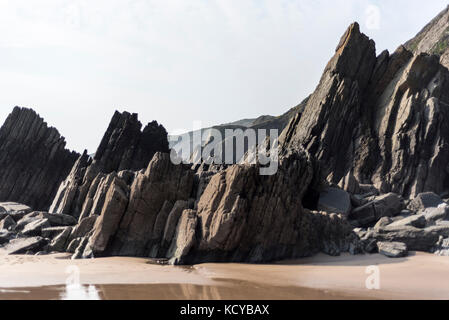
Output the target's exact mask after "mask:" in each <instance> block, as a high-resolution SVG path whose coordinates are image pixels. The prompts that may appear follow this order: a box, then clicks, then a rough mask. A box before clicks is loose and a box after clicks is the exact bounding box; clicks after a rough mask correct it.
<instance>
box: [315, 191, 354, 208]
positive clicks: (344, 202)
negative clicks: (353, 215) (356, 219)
mask: <svg viewBox="0 0 449 320" xmlns="http://www.w3.org/2000/svg"><path fill="white" fill-rule="evenodd" d="M318 210H319V211H324V212H329V213H340V214H343V215H348V214H349V213H350V211H351V197H350V195H349V193H348V192H346V191H344V190H342V189H338V188H327V189H325V190H324V191H323V192H321V194H320V198H319V200H318Z"/></svg>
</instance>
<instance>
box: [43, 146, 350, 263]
mask: <svg viewBox="0 0 449 320" xmlns="http://www.w3.org/2000/svg"><path fill="white" fill-rule="evenodd" d="M110 175H112V178H111V183H110V184H109V187H108V188H107V189H105V190H104V193H105V195H104V202H103V205H102V209H101V213H100V215H99V216H97V218H96V220H95V224H94V225H93V226H92V227H91V228H90V229H89V228H86V232H84V233H83V234H80V235H74V233H75V230H76V229H77V228H80V226H81V225H82V224H83V221H85V220H84V219H83V220H82V221H81V222H80V223H79V224H78V226H76V227H74V228H73V230H72V231H71V233H70V234H69V232H68V231H66V232H65V233H61V234H60V235H59V236H58V238H57V239H55V240H54V241H53V242H52V243H51V244H50V247H51V248H54V249H58V250H61V248H64V251H69V252H72V253H74V256H75V257H92V256H93V257H99V256H110V255H115V256H117V255H118V256H140V257H150V258H158V259H167V260H170V262H171V263H173V264H186V263H199V262H207V261H240V262H243V261H246V262H265V261H273V260H278V259H285V258H296V257H303V256H309V255H311V254H314V253H317V252H320V251H321V252H326V253H329V254H333V255H338V254H339V253H340V252H342V251H348V250H350V246H351V243H352V242H353V241H356V239H355V235H354V234H353V233H352V228H351V226H350V225H349V224H348V223H347V221H346V220H345V219H344V218H343V217H342V216H340V215H337V214H327V213H322V212H312V211H310V210H306V209H304V208H303V207H302V199H303V196H304V194H305V193H306V192H307V190H308V188H309V186H310V185H312V183H313V180H314V166H313V160H312V159H311V158H310V157H309V156H308V154H307V153H306V152H292V153H291V154H289V155H288V156H285V157H284V158H283V159H282V160H281V163H280V171H279V172H278V174H276V175H274V176H261V175H259V168H258V166H246V165H240V166H239V165H235V166H231V167H229V168H228V169H226V170H221V171H218V172H216V173H215V174H214V175H213V176H212V177H210V179H209V180H208V181H209V182H208V183H207V186H206V187H205V188H204V189H203V188H199V187H198V179H199V176H198V175H199V174H198V173H197V172H195V171H193V170H192V169H191V167H190V166H188V165H174V164H173V163H172V162H171V160H170V156H169V154H164V153H157V154H155V156H154V157H153V159H152V161H151V162H150V163H149V165H148V167H147V169H146V170H145V171H140V172H138V173H137V175H136V177H135V178H134V179H132V180H127V179H125V178H124V177H123V176H120V175H116V174H114V173H112V174H110ZM198 192H200V194H198ZM196 199H198V200H196ZM93 217H95V215H94V216H93ZM85 219H87V218H85ZM83 229H84V228H83Z"/></svg>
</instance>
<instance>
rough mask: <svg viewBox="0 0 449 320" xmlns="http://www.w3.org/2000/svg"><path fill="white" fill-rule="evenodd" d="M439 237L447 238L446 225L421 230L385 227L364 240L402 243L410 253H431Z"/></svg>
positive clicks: (448, 229) (404, 227)
mask: <svg viewBox="0 0 449 320" xmlns="http://www.w3.org/2000/svg"><path fill="white" fill-rule="evenodd" d="M440 236H442V237H444V238H447V237H449V224H448V225H435V226H431V227H426V228H423V229H419V228H415V227H413V226H391V225H389V226H386V227H382V228H380V229H379V230H373V231H372V232H371V233H369V234H367V235H366V236H365V238H364V240H369V239H376V240H377V241H381V242H403V243H405V244H406V245H407V248H408V249H409V250H411V251H424V252H431V251H432V249H433V248H434V247H435V245H436V243H437V242H438V240H439V239H440Z"/></svg>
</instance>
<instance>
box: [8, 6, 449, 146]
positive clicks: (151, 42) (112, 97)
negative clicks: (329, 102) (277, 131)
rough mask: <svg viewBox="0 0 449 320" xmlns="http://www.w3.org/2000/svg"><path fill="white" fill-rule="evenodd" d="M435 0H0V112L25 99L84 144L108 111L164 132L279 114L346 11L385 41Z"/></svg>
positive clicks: (96, 135) (96, 134) (331, 45)
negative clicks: (133, 116) (155, 125)
mask: <svg viewBox="0 0 449 320" xmlns="http://www.w3.org/2000/svg"><path fill="white" fill-rule="evenodd" d="M447 4H448V3H447V1H443V0H429V1H422V0H394V1H391V0H377V1H376V0H33V1H30V0H0V35H1V36H0V122H1V123H3V121H4V120H5V119H6V117H7V115H8V114H9V113H10V112H11V110H12V108H13V107H14V106H22V107H29V108H33V109H35V110H36V111H37V112H38V113H39V114H40V115H41V116H42V117H43V118H44V119H45V120H46V121H47V123H48V124H49V125H51V126H54V127H56V128H57V129H58V130H59V132H60V133H61V134H62V135H63V136H64V137H66V140H67V144H68V147H69V148H70V149H74V150H76V151H78V152H82V151H83V150H84V149H88V151H89V152H90V153H93V152H95V150H96V148H97V146H98V144H99V143H100V140H101V137H102V136H103V134H104V132H105V130H106V128H107V126H108V124H109V121H110V119H111V117H112V115H113V113H114V111H115V110H119V111H125V110H126V111H129V112H135V113H138V114H139V119H140V120H141V121H142V123H144V124H146V123H148V122H150V121H152V120H157V121H158V122H159V123H162V124H163V125H164V126H165V127H166V129H167V130H168V131H169V133H180V132H182V131H184V132H185V131H190V130H192V128H193V126H194V123H195V122H196V123H197V122H198V121H200V122H201V124H202V126H203V127H208V126H211V125H216V124H221V123H228V122H231V121H235V120H239V119H243V118H255V117H258V116H260V115H266V114H270V115H280V114H282V113H284V112H286V111H287V110H288V109H290V108H291V107H293V106H295V105H297V104H298V103H299V102H301V101H302V100H303V99H304V98H305V97H306V96H308V95H309V94H310V93H312V92H313V90H314V88H315V87H316V85H317V84H318V81H319V78H320V76H321V73H322V71H323V70H324V67H325V65H326V63H327V61H328V60H329V59H330V58H331V57H332V55H333V53H334V51H335V47H336V46H337V44H338V42H339V39H340V37H341V35H342V34H343V33H344V31H345V30H346V28H347V27H348V25H349V24H350V23H352V22H353V21H358V22H359V23H360V25H361V30H362V32H364V33H365V34H367V35H368V36H370V37H371V38H372V39H374V40H375V41H376V47H377V50H378V53H380V52H381V51H383V50H384V49H388V50H390V51H394V50H395V49H396V48H397V47H398V46H399V45H400V44H401V43H404V42H406V41H407V40H408V39H410V38H412V37H413V36H414V35H415V34H416V33H417V32H418V31H420V30H421V29H422V28H423V27H424V25H425V24H426V23H428V22H429V21H430V20H431V19H432V18H433V17H434V16H436V15H437V14H438V13H439V12H440V11H441V10H443V9H444V8H445V7H446V6H447Z"/></svg>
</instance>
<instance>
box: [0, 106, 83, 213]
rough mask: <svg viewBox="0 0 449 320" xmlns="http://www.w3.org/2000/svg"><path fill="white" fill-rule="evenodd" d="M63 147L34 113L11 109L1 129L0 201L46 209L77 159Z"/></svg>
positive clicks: (64, 144)
mask: <svg viewBox="0 0 449 320" xmlns="http://www.w3.org/2000/svg"><path fill="white" fill-rule="evenodd" d="M65 146H66V143H65V140H64V138H63V137H61V135H60V134H59V132H58V131H57V130H56V129H55V128H51V127H48V126H47V124H46V123H45V122H44V120H43V119H42V118H41V117H39V115H38V114H37V113H36V112H34V111H33V110H31V109H26V108H19V107H16V108H14V110H13V111H12V113H11V114H10V115H9V116H8V118H7V119H6V121H5V123H4V124H3V126H2V127H1V129H0V177H1V179H0V201H16V202H21V203H24V204H27V205H29V206H32V207H33V208H35V209H36V210H48V208H49V206H50V204H51V202H52V199H53V197H54V196H55V194H56V191H57V189H58V186H59V184H60V183H61V181H63V180H64V179H65V177H67V174H68V173H69V172H70V168H71V167H72V166H73V164H74V162H75V161H76V159H77V158H78V156H79V154H77V153H75V152H71V151H69V150H67V149H65Z"/></svg>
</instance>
